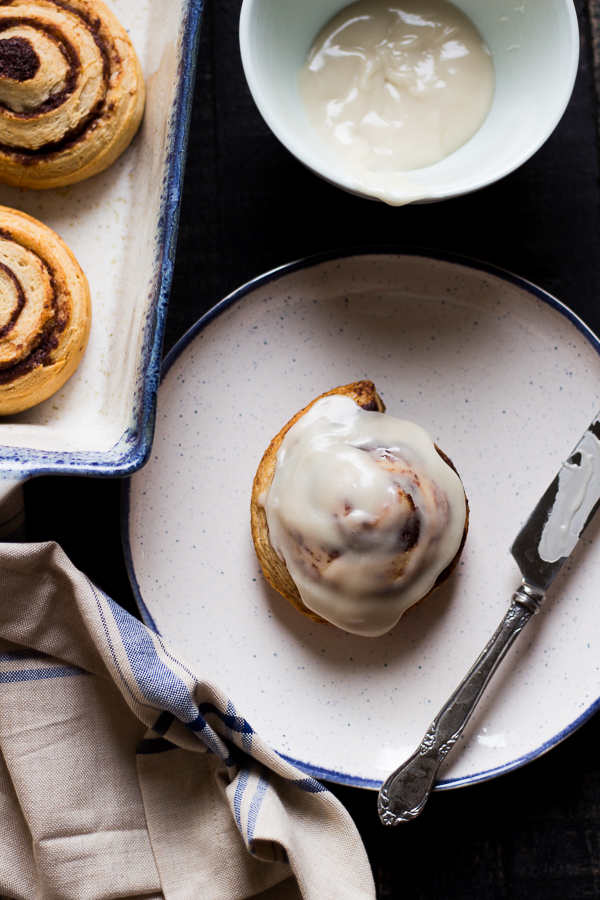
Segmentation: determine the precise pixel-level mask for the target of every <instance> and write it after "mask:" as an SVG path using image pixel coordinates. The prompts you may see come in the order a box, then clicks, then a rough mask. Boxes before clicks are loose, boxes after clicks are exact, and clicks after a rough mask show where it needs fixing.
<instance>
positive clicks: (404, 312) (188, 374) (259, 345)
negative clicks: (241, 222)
mask: <svg viewBox="0 0 600 900" xmlns="http://www.w3.org/2000/svg"><path fill="white" fill-rule="evenodd" d="M598 353H599V344H598V341H597V339H596V338H595V337H594V336H593V335H592V334H591V333H590V332H589V331H588V330H587V329H586V327H585V326H584V325H583V324H582V323H581V322H580V321H579V320H578V319H577V318H576V317H575V316H574V314H573V313H571V312H570V311H569V310H567V309H566V307H564V306H562V305H561V304H560V303H559V302H558V301H556V300H554V298H552V297H550V296H549V295H547V294H545V293H544V292H543V291H541V290H539V289H537V288H535V287H534V286H532V285H529V284H528V283H527V282H524V281H522V280H520V279H518V278H516V277H514V276H512V275H509V274H508V273H505V272H501V271H499V270H494V269H492V268H490V267H487V266H485V265H482V264H478V263H472V262H468V261H464V260H459V259H456V258H453V257H448V256H442V255H438V256H435V257H434V256H431V255H428V254H426V253H423V254H421V253H418V252H415V251H410V252H409V253H406V254H405V253H401V252H398V253H395V252H390V251H385V252H373V251H353V252H352V253H348V254H346V255H344V254H342V255H338V256H334V255H325V256H321V257H316V258H313V259H310V260H305V261H302V262H300V263H296V264H293V265H291V266H288V267H284V268H283V269H280V270H277V271H276V272H274V273H270V274H268V275H266V276H264V277H263V278H261V279H258V280H257V281H255V282H253V283H251V284H250V285H248V286H246V287H245V288H242V289H241V290H240V291H238V292H236V293H235V294H234V295H232V297H230V298H227V299H226V300H225V301H223V302H222V303H221V304H220V305H219V306H218V307H216V308H215V310H213V311H212V312H211V313H209V314H208V315H207V316H206V317H205V318H204V319H203V320H201V322H199V323H198V325H197V326H196V327H195V328H193V329H192V331H191V332H190V333H189V334H188V335H186V337H185V338H183V339H182V341H181V342H180V344H179V345H178V346H177V347H176V348H175V350H174V351H173V352H172V353H171V355H170V356H169V358H168V360H167V362H166V366H165V372H164V376H163V381H162V386H161V388H160V392H159V407H158V419H157V430H156V440H155V445H154V449H153V451H152V455H151V459H150V461H149V463H148V465H147V467H146V468H145V469H143V470H142V471H141V472H139V473H138V474H136V475H135V476H134V477H133V479H132V481H131V485H130V492H129V498H128V502H127V504H126V509H125V533H126V540H127V542H128V553H129V556H130V560H129V563H130V570H131V574H132V579H133V581H134V582H136V583H137V591H138V595H139V602H140V607H141V609H142V611H143V613H144V615H145V618H146V621H147V622H148V623H149V624H150V625H151V626H152V627H155V628H157V629H158V630H159V631H160V633H161V634H162V635H164V636H165V637H166V638H167V639H168V640H169V641H170V642H171V643H172V644H173V645H174V646H175V647H176V648H177V650H178V651H180V652H181V653H183V654H184V655H185V656H187V657H188V658H189V659H190V661H192V662H193V663H194V664H195V665H196V666H198V667H199V668H200V669H201V670H203V671H207V672H209V673H210V675H211V678H213V679H215V680H216V681H217V682H218V683H219V684H220V685H221V686H222V688H223V689H224V690H225V691H226V692H227V693H228V695H229V696H230V697H231V698H232V700H233V702H234V703H235V704H236V706H238V705H239V707H240V708H242V709H244V711H245V714H246V715H247V717H248V719H249V721H250V722H251V724H252V726H253V727H255V728H256V729H257V730H258V731H259V733H260V734H262V735H263V736H264V737H265V738H266V739H267V740H268V741H269V743H270V744H271V745H272V746H273V747H274V748H275V749H276V750H277V751H278V752H280V753H281V754H283V755H285V756H286V757H288V758H290V759H292V760H294V761H296V762H297V763H298V765H299V766H300V767H301V768H303V769H305V770H306V771H307V772H310V773H311V774H314V775H317V776H322V777H327V778H330V779H333V780H335V781H340V782H346V783H350V784H358V785H363V786H366V787H376V786H379V784H380V783H381V781H382V780H383V778H384V777H386V776H387V775H388V774H389V772H390V771H391V770H392V769H393V768H395V766H396V765H398V763H399V762H401V761H402V759H403V758H405V757H406V756H408V755H409V753H410V752H411V751H412V749H413V748H414V746H416V744H417V743H418V741H419V740H420V738H421V737H422V735H423V733H424V731H425V729H426V727H427V726H428V725H429V723H430V721H431V719H432V717H433V715H434V714H435V713H436V712H437V710H438V708H439V707H440V706H441V704H442V702H444V701H445V700H446V699H447V697H448V695H449V693H450V692H451V691H452V690H453V689H454V687H455V686H456V684H458V682H459V681H460V680H461V678H462V677H463V676H464V674H465V673H466V671H467V670H468V669H469V667H470V666H471V664H472V662H473V661H474V660H475V658H476V657H477V655H478V654H479V652H480V650H481V649H482V648H483V646H484V645H485V643H486V642H487V640H488V639H489V637H490V636H491V634H492V633H493V631H494V630H495V628H496V625H497V624H498V622H499V621H500V618H501V616H502V614H503V612H504V611H505V610H506V608H507V606H508V603H509V600H510V597H511V594H512V592H513V591H514V590H515V588H516V587H517V586H518V584H519V581H520V576H519V572H518V569H517V567H516V564H515V563H514V561H513V559H512V557H511V556H510V554H509V552H508V547H509V546H510V544H511V542H512V540H513V538H514V537H515V536H516V534H517V532H518V530H519V528H520V526H521V524H522V523H523V522H524V520H525V519H526V518H527V516H528V515H529V513H530V512H531V510H532V509H533V507H534V505H535V503H536V502H537V500H538V499H539V498H540V496H541V495H542V493H543V491H544V490H545V489H546V487H547V486H548V484H549V483H550V481H551V480H552V478H553V477H554V475H555V474H556V472H557V470H558V468H559V467H560V464H561V462H562V460H563V459H565V458H566V457H567V456H568V455H569V453H570V451H571V449H572V447H573V446H574V445H575V444H576V443H577V441H578V439H579V438H580V436H581V434H582V433H583V431H584V430H585V428H586V427H587V425H588V424H589V422H590V421H591V419H592V418H593V416H594V415H595V413H596V412H597V406H598V395H599V390H598V389H599V386H600V356H599V355H598ZM360 378H371V379H373V380H374V381H375V384H376V385H377V387H378V389H379V391H380V393H381V395H382V397H383V399H384V401H385V403H386V405H387V409H388V412H389V413H390V414H391V415H396V416H399V417H403V418H407V419H412V420H414V421H416V422H418V423H419V424H421V425H423V426H424V427H425V428H427V429H428V430H429V431H430V433H431V435H432V436H433V438H434V440H435V441H436V443H438V444H439V446H440V447H441V448H442V449H443V450H444V452H445V453H447V454H448V455H449V456H450V457H451V458H452V459H453V461H454V463H455V465H456V467H457V469H458V471H459V472H460V474H461V477H462V479H463V482H464V485H465V488H466V492H467V496H468V498H469V503H470V508H471V524H470V530H469V537H468V540H467V544H466V548H465V552H464V554H463V557H462V560H461V563H460V565H459V567H458V569H457V571H456V573H455V574H454V575H453V577H452V578H451V580H450V582H449V583H448V584H447V585H446V586H444V587H443V588H442V589H441V590H439V591H438V592H436V594H434V595H433V596H432V597H431V598H430V599H428V600H427V602H426V603H425V604H424V605H423V606H422V607H420V608H418V609H416V610H414V611H412V612H410V613H409V614H408V615H407V616H406V617H405V618H404V619H402V620H401V621H400V623H399V624H398V625H397V626H396V627H395V628H394V629H393V630H392V631H391V632H390V633H389V634H387V635H384V636H383V637H381V638H376V639H369V638H361V637H356V636H353V635H349V634H346V633H344V632H342V631H339V630H337V629H336V628H333V627H328V626H316V625H314V624H313V623H311V622H310V621H309V620H308V619H306V618H304V617H302V616H301V615H299V614H298V613H297V612H296V611H295V610H294V609H292V607H291V606H289V604H287V603H285V601H283V600H282V599H281V598H280V597H279V595H278V594H276V593H275V592H274V591H272V590H271V589H270V588H269V587H268V586H267V585H266V583H265V582H264V580H263V578H262V575H261V573H260V568H259V565H258V563H257V560H256V558H255V555H254V549H253V546H252V539H251V536H250V527H249V502H250V491H251V485H252V479H253V476H254V473H255V471H256V468H257V465H258V462H259V460H260V458H261V455H262V453H263V451H264V450H265V448H266V446H267V444H268V443H269V441H270V440H271V438H272V437H273V436H274V435H275V434H276V433H277V431H278V430H279V429H280V428H281V426H282V425H283V424H284V423H285V422H286V421H287V420H288V419H289V418H290V417H291V416H292V415H293V414H294V413H295V412H297V410H298V409H300V408H302V407H303V406H304V405H306V403H308V402H309V401H310V400H312V399H313V398H314V397H315V396H317V395H318V394H320V393H322V392H323V391H326V390H329V389H331V388H333V387H335V386H336V385H339V384H345V383H348V382H351V381H355V380H357V379H360ZM599 528H600V522H599V523H593V524H592V525H591V526H590V528H589V529H588V531H587V532H586V535H585V537H584V539H583V540H582V541H581V542H580V546H579V547H578V548H577V549H576V551H575V553H574V556H573V559H572V560H571V561H570V562H569V563H568V564H567V565H566V566H565V567H564V569H563V571H562V572H561V573H560V575H559V577H558V578H557V580H556V582H555V584H554V585H553V586H552V589H551V591H550V594H549V596H548V599H547V602H546V604H545V606H544V608H543V610H542V612H541V614H540V615H539V616H537V617H536V619H535V620H534V621H533V622H532V624H531V625H530V626H529V629H528V632H527V633H526V634H525V635H524V636H523V638H522V640H521V641H520V642H518V643H517V645H516V646H515V647H514V648H513V650H512V651H511V653H510V654H509V656H508V658H507V659H506V660H505V662H504V663H503V666H502V669H501V671H500V672H499V674H498V675H497V677H496V680H495V681H494V683H493V684H492V686H491V688H490V689H489V690H488V692H487V693H486V695H485V697H484V699H483V702H482V704H481V706H480V707H479V709H478V711H477V712H476V714H475V716H474V717H473V719H472V721H471V723H470V725H469V727H468V730H467V732H466V734H465V736H464V740H463V741H462V742H461V752H460V753H456V754H454V755H453V756H451V757H450V758H449V760H448V761H447V763H446V764H445V768H444V769H443V770H442V773H441V779H442V780H441V784H440V785H439V786H440V787H452V786H457V785H460V784H467V783H470V782H474V781H478V780H483V779H486V778H490V777H493V776H494V775H497V774H499V773H500V772H502V771H506V770H508V769H512V768H515V767H517V766H519V765H521V764H523V762H526V761H527V760H529V759H532V758H534V757H535V756H537V755H539V754H540V753H541V752H543V751H544V750H545V749H547V748H548V747H549V746H552V745H553V744H554V743H556V742H557V741H559V740H560V739H562V737H564V736H565V735H566V734H567V733H569V732H570V731H572V730H573V729H574V728H575V727H576V726H577V725H578V724H580V722H581V721H583V720H584V719H585V718H586V717H587V716H588V715H589V714H590V713H591V711H593V709H594V708H595V706H596V704H597V703H598V698H599V697H600V671H599V670H598V666H597V661H596V656H597V649H596V648H597V647H598V645H599V643H600V619H599V618H598V616H597V612H596V604H597V599H596V598H597V583H598V580H599V579H600V540H599V537H600V536H599V535H598V531H599Z"/></svg>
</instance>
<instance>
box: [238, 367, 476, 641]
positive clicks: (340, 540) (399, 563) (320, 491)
mask: <svg viewBox="0 0 600 900" xmlns="http://www.w3.org/2000/svg"><path fill="white" fill-rule="evenodd" d="M359 384H360V383H359ZM362 384H369V383H368V382H364V383H362ZM348 387H349V386H346V388H341V389H338V390H339V391H344V392H345V393H339V394H336V393H332V394H329V395H325V396H323V397H321V398H320V399H318V400H317V401H316V402H315V403H314V404H312V405H311V406H310V407H309V408H308V409H306V410H305V411H303V413H302V415H300V416H299V417H298V418H297V419H296V420H295V421H294V423H293V424H292V425H291V427H289V428H287V429H286V431H285V434H284V436H283V438H282V439H281V441H280V442H279V443H278V446H277V450H276V451H275V453H276V458H275V464H274V465H273V466H272V467H271V466H270V467H269V468H270V469H271V471H270V479H269V481H268V483H264V482H263V484H262V490H261V491H260V492H259V493H258V495H257V496H256V497H255V501H256V503H257V505H258V506H259V507H262V508H263V510H264V515H265V520H266V525H267V528H268V540H269V544H270V547H271V548H272V552H274V554H275V555H276V557H277V559H278V560H279V561H280V563H282V564H284V565H285V568H286V570H287V573H289V576H290V577H291V579H292V581H293V584H294V585H295V587H296V589H297V591H298V593H299V597H300V598H301V601H302V604H303V606H304V607H305V609H306V610H308V611H310V612H311V613H313V614H314V615H316V616H318V617H320V619H321V620H325V621H328V622H331V623H332V624H334V625H337V626H338V627H340V628H343V629H344V630H346V631H350V632H353V633H355V634H363V635H367V636H376V635H380V634H383V633H385V632H386V631H388V630H389V629H390V628H391V627H392V626H393V625H395V624H396V622H397V621H398V620H399V619H400V618H401V616H402V615H403V614H404V613H405V612H406V610H407V609H409V608H410V607H411V606H414V605H415V604H416V603H418V602H420V601H421V600H423V599H424V598H425V597H426V596H428V595H429V594H430V593H431V591H432V590H433V589H434V588H435V587H437V586H439V584H440V583H442V581H443V580H445V578H446V577H447V576H448V574H449V572H450V571H451V568H452V567H453V565H454V564H455V562H456V560H457V558H458V555H459V553H460V550H461V549H462V545H463V542H464V538H465V534H466V526H467V503H466V498H465V493H464V489H463V486H462V483H461V481H460V478H459V477H458V474H457V473H456V471H455V469H454V467H453V466H452V465H451V464H450V462H449V460H447V458H446V457H445V456H444V455H443V454H442V453H441V452H440V451H439V450H438V448H437V447H436V446H435V444H434V442H433V440H432V439H431V437H430V436H429V434H428V433H427V432H426V431H425V430H424V429H423V428H421V427H420V426H419V425H416V424H414V423H413V422H407V421H404V420H402V419H396V418H393V417H391V416H387V415H383V413H382V412H381V411H380V409H381V407H380V406H379V404H377V405H375V408H373V406H367V408H365V404H364V403H363V404H361V402H360V400H361V399H362V398H361V397H358V400H357V398H356V397H354V396H352V395H351V394H350V395H349V394H348V392H347V389H348ZM371 388H372V385H371ZM373 392H374V389H373ZM270 449H271V448H270ZM267 455H270V456H271V458H272V456H273V453H270V454H269V452H268V454H267ZM262 465H263V464H262V463H261V466H262ZM260 471H261V470H260V469H259V472H260ZM260 549H261V551H262V549H263V548H262V546H261V548H260ZM257 552H258V548H257ZM259 558H260V560H261V563H262V562H263V558H262V556H261V553H259ZM263 569H264V565H263ZM265 574H267V577H268V578H269V574H268V573H267V571H265ZM269 580H271V583H273V580H272V579H271V578H269ZM275 586H276V587H277V588H278V590H281V588H280V587H279V586H278V585H277V584H275ZM284 596H287V595H286V594H285V593H284ZM288 599H289V598H288ZM294 605H296V604H294ZM302 611H304V610H302Z"/></svg>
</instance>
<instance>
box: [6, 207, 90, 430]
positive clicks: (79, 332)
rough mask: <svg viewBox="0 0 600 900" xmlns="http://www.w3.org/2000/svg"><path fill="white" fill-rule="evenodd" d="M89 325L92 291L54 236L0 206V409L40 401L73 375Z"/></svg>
mask: <svg viewBox="0 0 600 900" xmlns="http://www.w3.org/2000/svg"><path fill="white" fill-rule="evenodd" d="M90 324H91V305H90V291H89V287H88V283H87V280H86V277H85V275H84V274H83V272H82V270H81V268H80V266H79V264H78V262H77V260H76V259H75V257H74V256H73V254H72V253H71V251H70V250H69V248H68V247H67V246H66V244H65V243H64V242H63V241H62V240H61V238H59V236H58V235H57V234H55V233H54V232H53V231H51V230H50V228H47V227H46V226H45V225H42V223H41V222H38V221H37V220H36V219H32V218H31V216H27V215H25V213H21V212H17V211H16V210H13V209H7V208H6V207H2V206H0V415H9V414H11V413H17V412H22V411H23V410H25V409H29V408H30V407H31V406H35V404H37V403H41V401H42V400H46V399H47V398H48V397H50V396H51V395H52V394H54V393H55V392H56V391H57V390H58V389H59V388H61V387H62V386H63V384H64V383H65V382H66V381H67V379H68V378H69V377H70V376H71V375H72V374H73V372H74V371H75V369H76V368H77V366H78V365H79V362H80V361H81V358H82V356H83V353H84V350H85V347H86V344H87V340H88V336H89V332H90Z"/></svg>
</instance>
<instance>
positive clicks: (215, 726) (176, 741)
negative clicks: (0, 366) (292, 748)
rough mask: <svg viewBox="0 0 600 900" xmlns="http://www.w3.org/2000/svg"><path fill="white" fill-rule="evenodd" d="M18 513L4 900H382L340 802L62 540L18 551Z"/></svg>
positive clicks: (2, 706) (3, 739)
mask: <svg viewBox="0 0 600 900" xmlns="http://www.w3.org/2000/svg"><path fill="white" fill-rule="evenodd" d="M17 506H18V503H17ZM17 506H15V504H14V503H13V508H12V509H11V510H8V509H7V508H4V509H3V510H2V516H1V517H0V518H1V519H4V520H5V522H7V523H8V520H10V521H11V522H12V524H6V525H5V528H4V530H3V531H0V536H1V538H2V540H3V541H4V542H3V543H0V598H1V602H0V898H18V900H37V898H40V900H42V898H44V900H45V898H52V900H109V898H111V900H120V898H125V897H133V898H137V900H159V898H164V900H242V898H249V897H255V898H256V900H259V898H260V900H299V898H300V897H303V898H305V900H372V898H374V896H375V891H374V885H373V880H372V876H371V871H370V868H369V863H368V860H367V857H366V853H365V850H364V847H363V845H362V842H361V840H360V838H359V835H358V833H357V831H356V829H355V827H354V824H353V822H352V820H351V818H350V816H349V815H348V813H347V812H346V810H345V809H344V808H343V807H342V806H341V805H340V804H339V803H338V801H337V800H336V799H335V798H334V797H333V796H332V795H331V794H330V793H329V792H328V791H327V790H326V789H325V788H324V787H323V786H322V785H321V784H320V783H319V782H318V781H316V780H314V779H313V778H308V777H306V776H305V775H303V774H302V773H301V772H299V771H298V770H297V769H295V768H294V767H293V766H291V765H290V764H289V763H287V762H285V761H284V760H283V759H281V757H279V756H278V755H277V754H276V753H275V752H274V751H272V750H271V749H270V748H269V747H268V746H267V745H266V744H265V743H264V742H263V741H262V740H261V739H260V737H259V736H258V735H257V734H256V733H255V732H254V731H253V729H252V728H251V726H250V725H249V724H248V722H247V721H246V720H245V719H244V718H243V716H242V715H240V713H239V712H238V711H237V710H236V709H235V708H234V707H233V705H232V704H231V703H230V702H229V700H228V699H227V697H226V696H225V695H224V694H223V693H222V692H221V691H220V690H219V688H218V687H217V686H216V685H215V684H213V683H212V682H211V681H210V680H209V679H208V678H207V677H205V675H204V673H198V672H195V671H194V669H193V668H192V667H191V666H189V665H187V664H186V662H185V660H184V659H182V658H181V657H179V656H178V655H177V654H176V653H175V652H174V651H173V650H171V649H170V647H169V646H168V644H166V643H165V642H164V641H163V640H162V638H161V637H159V636H158V635H156V634H154V633H153V632H151V631H149V630H148V629H147V628H146V627H145V626H144V625H143V624H141V623H140V622H138V621H137V620H136V619H135V618H133V617H132V616H130V615H129V614H128V613H126V612H125V611H124V610H123V609H122V608H121V607H119V606H118V605H117V604H116V603H114V602H113V601H112V600H110V598H109V597H107V596H106V595H105V594H103V593H102V591H100V590H99V589H98V588H97V587H96V586H95V585H93V584H92V583H91V582H90V581H89V579H88V578H86V577H85V575H83V574H82V573H81V572H79V571H78V570H77V569H76V568H75V567H74V566H73V565H72V564H71V563H70V562H69V560H68V559H67V558H66V556H65V555H64V553H63V552H62V550H61V549H60V547H58V546H57V545H56V544H24V543H12V542H8V541H7V540H6V538H7V537H8V536H9V533H10V532H11V531H12V532H15V531H18V529H19V527H20V526H22V513H21V512H20V510H19V509H18V508H17ZM0 529H2V522H1V521H0Z"/></svg>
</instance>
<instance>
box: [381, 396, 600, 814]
mask: <svg viewBox="0 0 600 900" xmlns="http://www.w3.org/2000/svg"><path fill="white" fill-rule="evenodd" d="M598 506H600V413H598V415H597V416H596V418H595V419H594V421H593V422H592V423H591V425H590V426H589V428H588V429H587V431H586V432H585V434H584V435H583V437H582V438H581V440H580V441H579V443H578V444H577V446H576V447H575V449H574V451H573V453H572V454H571V456H570V457H569V459H568V460H567V461H566V462H565V463H563V465H562V466H561V469H560V472H559V473H558V475H557V476H556V478H555V479H554V481H553V482H552V484H551V485H550V487H549V488H548V490H547V491H546V493H545V494H544V496H543V497H542V499H541V500H540V502H539V503H538V505H537V506H536V508H535V509H534V511H533V512H532V513H531V515H530V517H529V518H528V520H527V522H526V523H525V525H524V526H523V528H522V529H521V531H520V532H519V534H518V535H517V537H516V539H515V541H514V543H513V545H512V547H511V548H510V552H511V553H512V555H513V556H514V558H515V560H516V562H517V565H518V566H519V569H520V570H521V575H522V576H523V578H522V581H521V585H520V587H519V588H518V589H517V590H516V591H515V593H514V594H513V597H512V602H511V605H510V607H509V609H508V612H507V613H506V615H505V616H504V619H503V620H502V622H501V623H500V626H499V628H498V630H497V631H496V633H495V634H494V636H493V637H492V639H491V640H490V642H489V644H488V645H487V647H486V648H485V650H484V651H483V653H482V654H481V656H480V657H479V659H478V660H477V661H476V662H475V664H474V666H473V667H472V669H471V670H470V672H469V673H468V675H467V676H466V677H465V679H464V680H463V681H462V682H461V684H460V685H459V686H458V687H457V689H456V690H455V691H454V693H453V694H452V696H451V697H450V699H449V700H448V702H447V703H446V705H445V706H444V707H443V709H441V710H440V712H439V713H438V715H437V716H436V718H435V719H434V720H433V722H432V723H431V725H430V727H429V730H428V731H427V734H426V735H425V737H424V738H423V740H422V741H421V744H420V746H419V747H418V748H417V750H415V752H414V753H413V755H412V756H411V757H410V758H409V759H407V760H406V762H404V763H403V764H402V765H401V766H400V767H399V768H398V769H396V771H395V772H393V773H392V774H391V775H390V776H389V778H388V779H387V780H386V781H385V782H384V783H383V785H382V787H381V790H380V791H379V798H378V801H377V808H378V811H379V817H380V819H381V821H382V822H383V824H384V825H399V824H400V822H410V821H411V819H414V818H415V817H416V816H418V815H419V813H420V812H421V810H422V809H423V807H424V806H425V803H426V802H427V798H428V797H429V794H430V792H431V789H432V788H433V784H434V781H435V776H436V773H437V770H438V768H439V767H440V765H441V763H442V761H443V760H444V759H445V757H446V756H447V754H448V752H449V751H450V749H451V748H452V746H453V745H454V744H455V743H456V741H457V740H458V738H459V737H460V735H461V734H462V732H463V729H464V727H465V725H466V724H467V722H468V721H469V719H470V717H471V714H472V712H473V710H474V709H475V707H476V706H477V703H478V702H479V699H480V697H481V695H482V694H483V692H484V690H485V688H486V686H487V684H488V682H489V680H490V678H491V677H492V675H493V674H494V672H495V671H496V669H497V668H498V665H499V664H500V662H501V661H502V659H503V658H504V656H505V655H506V653H507V651H508V649H509V648H510V647H511V645H512V643H513V641H514V640H515V638H516V637H517V635H518V634H519V633H520V632H521V631H522V629H523V628H524V627H525V625H526V624H527V622H528V621H529V620H530V619H531V617H532V616H533V615H534V614H535V613H536V612H537V611H538V610H539V608H540V606H541V604H542V602H543V600H544V597H545V595H546V591H547V590H548V588H549V587H550V585H551V584H552V582H553V581H554V579H555V578H556V575H557V574H558V572H559V571H560V569H561V567H562V565H563V564H564V562H565V560H566V559H567V557H568V556H569V555H570V554H571V552H572V551H573V549H574V548H575V546H576V544H577V541H578V540H579V538H580V537H581V535H582V534H583V532H584V531H585V529H586V528H587V526H588V525H589V523H590V521H591V520H592V518H593V516H594V514H595V512H596V510H597V509H598Z"/></svg>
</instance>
